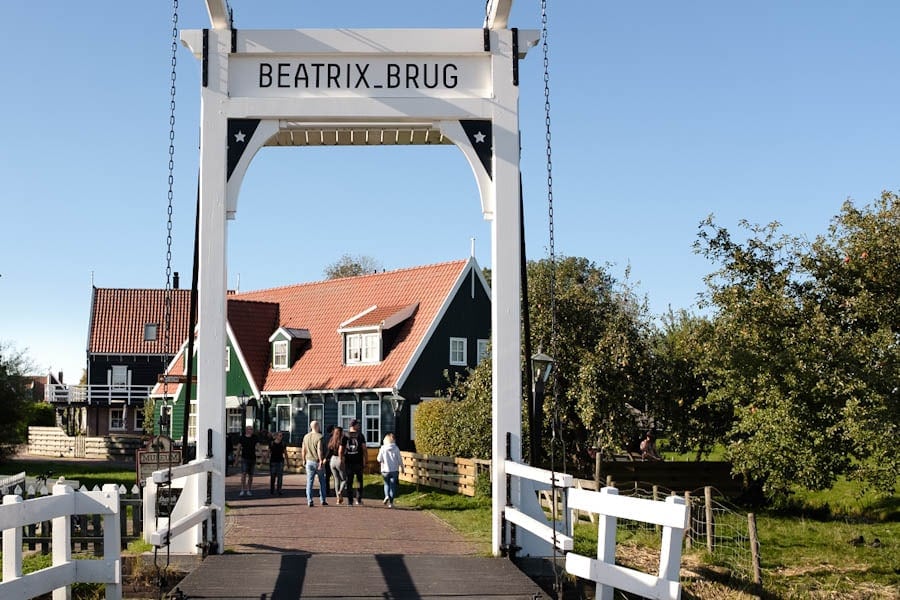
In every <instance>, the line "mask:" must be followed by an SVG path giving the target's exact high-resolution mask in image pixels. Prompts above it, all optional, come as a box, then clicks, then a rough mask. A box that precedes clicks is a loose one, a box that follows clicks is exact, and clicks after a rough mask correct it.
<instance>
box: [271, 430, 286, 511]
mask: <svg viewBox="0 0 900 600" xmlns="http://www.w3.org/2000/svg"><path fill="white" fill-rule="evenodd" d="M283 437H284V434H282V433H281V432H280V431H279V432H277V433H275V437H274V438H272V441H271V442H269V495H272V494H274V493H275V492H276V491H277V492H278V495H279V496H281V495H282V494H283V492H282V491H281V484H282V483H283V482H284V452H285V445H284V440H283Z"/></svg>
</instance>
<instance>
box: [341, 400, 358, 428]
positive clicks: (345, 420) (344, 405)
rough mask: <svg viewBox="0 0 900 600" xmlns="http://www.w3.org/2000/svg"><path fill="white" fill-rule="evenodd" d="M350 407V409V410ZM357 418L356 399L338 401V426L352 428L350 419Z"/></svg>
mask: <svg viewBox="0 0 900 600" xmlns="http://www.w3.org/2000/svg"><path fill="white" fill-rule="evenodd" d="M348 409H349V410H348ZM355 418H356V401H355V400H341V401H339V402H338V417H337V425H338V427H343V428H344V431H348V430H349V429H350V421H351V420H353V419H355Z"/></svg>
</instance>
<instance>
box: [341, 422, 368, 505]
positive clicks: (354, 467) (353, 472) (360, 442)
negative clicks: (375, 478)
mask: <svg viewBox="0 0 900 600" xmlns="http://www.w3.org/2000/svg"><path fill="white" fill-rule="evenodd" d="M365 464H366V438H365V436H364V435H363V434H362V432H361V431H360V430H359V421H357V420H356V419H352V420H351V421H350V431H348V432H347V444H346V446H345V447H344V468H345V469H346V470H347V505H348V506H352V505H353V478H354V477H356V478H357V481H358V483H359V487H358V488H357V491H356V504H358V505H359V504H362V503H363V502H362V497H363V467H365Z"/></svg>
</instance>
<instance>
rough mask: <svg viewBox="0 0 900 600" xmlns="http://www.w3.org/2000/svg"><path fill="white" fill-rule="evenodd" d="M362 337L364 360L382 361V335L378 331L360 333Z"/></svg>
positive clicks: (369, 361)
mask: <svg viewBox="0 0 900 600" xmlns="http://www.w3.org/2000/svg"><path fill="white" fill-rule="evenodd" d="M360 337H361V338H362V343H361V345H362V361H361V362H364V363H377V362H380V361H381V336H380V335H379V334H377V333H363V334H360Z"/></svg>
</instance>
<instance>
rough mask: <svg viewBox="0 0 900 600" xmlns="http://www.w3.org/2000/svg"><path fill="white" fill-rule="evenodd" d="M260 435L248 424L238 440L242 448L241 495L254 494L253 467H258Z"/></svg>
mask: <svg viewBox="0 0 900 600" xmlns="http://www.w3.org/2000/svg"><path fill="white" fill-rule="evenodd" d="M258 443H259V436H257V435H256V434H255V433H253V427H251V426H249V425H248V426H247V427H246V428H245V429H244V435H242V436H241V439H239V440H238V445H239V446H240V448H241V493H240V494H238V495H239V496H244V495H247V496H252V495H253V469H254V468H255V467H256V444H258Z"/></svg>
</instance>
